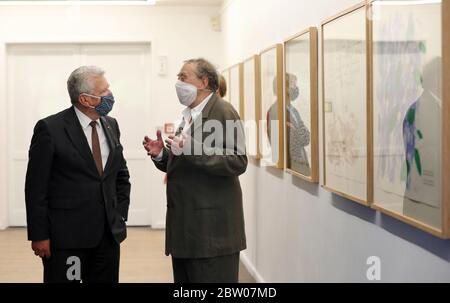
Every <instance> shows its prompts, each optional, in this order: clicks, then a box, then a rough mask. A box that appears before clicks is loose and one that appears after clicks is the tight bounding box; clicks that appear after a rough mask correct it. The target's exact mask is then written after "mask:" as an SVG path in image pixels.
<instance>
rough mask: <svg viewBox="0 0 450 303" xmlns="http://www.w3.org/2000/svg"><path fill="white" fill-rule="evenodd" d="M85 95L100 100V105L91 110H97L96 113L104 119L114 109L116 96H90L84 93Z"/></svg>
mask: <svg viewBox="0 0 450 303" xmlns="http://www.w3.org/2000/svg"><path fill="white" fill-rule="evenodd" d="M83 95H86V96H89V97H92V98H97V99H100V104H99V105H97V106H95V107H94V106H91V108H93V109H95V111H96V112H97V113H98V114H99V115H100V116H102V117H104V116H107V115H108V114H109V112H110V111H111V110H112V109H113V106H114V102H115V100H114V96H113V95H112V94H110V95H107V96H100V97H99V96H94V95H90V94H86V93H83Z"/></svg>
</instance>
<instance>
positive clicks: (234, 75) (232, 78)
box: [227, 64, 242, 119]
mask: <svg viewBox="0 0 450 303" xmlns="http://www.w3.org/2000/svg"><path fill="white" fill-rule="evenodd" d="M241 69H242V66H241V64H236V65H233V66H232V67H230V68H229V69H228V70H229V82H228V93H227V94H228V101H229V102H230V103H231V104H232V105H233V107H234V109H235V110H236V111H237V112H238V113H239V115H241V114H242V110H241V95H242V94H241ZM241 119H242V117H241Z"/></svg>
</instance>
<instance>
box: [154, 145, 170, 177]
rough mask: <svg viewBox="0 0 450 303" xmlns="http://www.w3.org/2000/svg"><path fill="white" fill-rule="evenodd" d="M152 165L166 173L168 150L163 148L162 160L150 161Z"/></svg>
mask: <svg viewBox="0 0 450 303" xmlns="http://www.w3.org/2000/svg"><path fill="white" fill-rule="evenodd" d="M152 160H153V163H154V164H155V166H156V168H157V169H159V170H160V171H162V172H164V173H166V172H167V162H168V160H169V150H168V149H167V148H165V147H164V148H163V155H162V159H161V160H159V161H156V160H155V159H152Z"/></svg>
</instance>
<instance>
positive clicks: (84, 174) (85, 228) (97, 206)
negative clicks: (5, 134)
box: [25, 107, 131, 249]
mask: <svg viewBox="0 0 450 303" xmlns="http://www.w3.org/2000/svg"><path fill="white" fill-rule="evenodd" d="M100 121H101V124H102V126H103V129H104V132H105V135H106V137H107V139H108V143H109V147H110V154H109V158H108V162H107V163H106V166H105V169H104V173H103V176H102V177H100V175H99V173H98V171H97V169H96V166H95V161H94V158H93V156H92V152H91V149H90V148H89V144H88V142H87V140H86V136H85V135H84V133H83V130H82V128H81V125H80V122H79V120H78V118H77V116H76V113H75V110H74V108H73V107H71V108H69V109H66V110H64V111H62V112H60V113H58V114H56V115H53V116H50V117H47V118H45V119H42V120H40V121H39V122H38V123H37V124H36V127H35V129H34V135H33V138H32V140H31V146H30V150H29V161H28V169H27V175H26V181H25V200H26V208H27V224H28V239H29V240H31V241H39V240H45V239H50V242H51V246H52V247H53V248H61V249H79V248H92V247H95V246H96V245H97V244H99V242H100V240H101V238H102V236H103V233H104V230H105V225H107V226H109V227H110V228H111V231H112V234H113V236H114V238H115V240H116V241H117V243H120V242H122V241H123V240H124V239H125V238H126V225H125V221H126V220H127V216H128V207H129V203H130V188H131V186H130V183H129V173H128V169H127V165H126V161H125V159H124V157H123V154H122V152H123V148H122V145H121V144H120V141H119V137H120V131H119V126H118V124H117V121H116V120H115V119H114V118H110V117H102V118H101V119H100Z"/></svg>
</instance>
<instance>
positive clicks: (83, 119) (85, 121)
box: [73, 106, 98, 129]
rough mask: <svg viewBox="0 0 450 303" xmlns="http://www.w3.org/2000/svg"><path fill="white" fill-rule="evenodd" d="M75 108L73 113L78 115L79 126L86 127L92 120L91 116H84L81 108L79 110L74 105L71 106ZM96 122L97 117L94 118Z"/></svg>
mask: <svg viewBox="0 0 450 303" xmlns="http://www.w3.org/2000/svg"><path fill="white" fill-rule="evenodd" d="M73 108H74V109H75V114H76V115H77V117H78V120H79V121H80V124H81V127H82V128H83V129H86V128H87V127H88V126H90V125H89V124H90V123H91V122H92V120H91V118H89V117H88V116H86V115H85V114H84V113H83V112H82V111H81V110H79V109H78V108H77V107H76V106H74V107H73ZM95 121H96V122H97V123H98V119H97V120H95Z"/></svg>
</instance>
